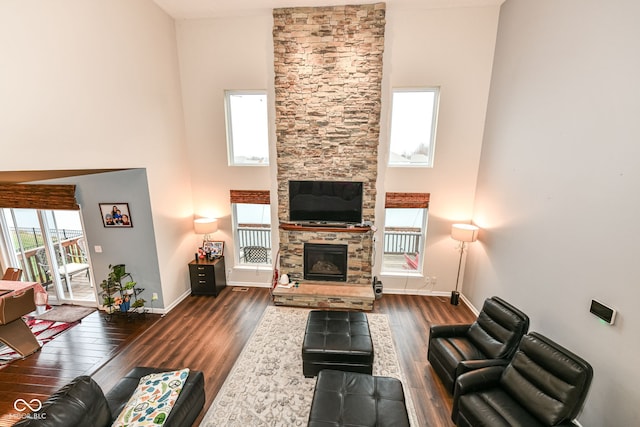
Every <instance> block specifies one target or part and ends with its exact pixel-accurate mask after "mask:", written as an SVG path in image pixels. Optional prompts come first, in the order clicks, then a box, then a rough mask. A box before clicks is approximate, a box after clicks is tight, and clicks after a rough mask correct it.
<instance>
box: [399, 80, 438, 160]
mask: <svg viewBox="0 0 640 427" xmlns="http://www.w3.org/2000/svg"><path fill="white" fill-rule="evenodd" d="M438 92H439V91H438V89H437V88H420V89H393V95H392V106H391V136H390V141H389V145H390V153H389V166H422V167H432V166H433V153H434V146H435V133H436V118H437V110H438Z"/></svg>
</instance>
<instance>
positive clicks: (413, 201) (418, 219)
mask: <svg viewBox="0 0 640 427" xmlns="http://www.w3.org/2000/svg"><path fill="white" fill-rule="evenodd" d="M430 197H431V195H430V194H429V193H387V194H386V195H385V218H384V248H383V254H382V273H392V274H393V273H396V274H421V272H422V264H423V260H424V253H423V249H424V245H425V241H426V234H427V214H428V209H429V199H430Z"/></svg>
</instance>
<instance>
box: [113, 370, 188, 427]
mask: <svg viewBox="0 0 640 427" xmlns="http://www.w3.org/2000/svg"><path fill="white" fill-rule="evenodd" d="M188 376H189V369H181V370H179V371H170V372H159V373H157V374H149V375H146V376H144V377H142V378H140V382H139V383H138V387H137V388H136V390H135V391H134V392H133V394H132V395H131V398H130V399H129V401H128V402H127V404H126V405H125V407H124V409H123V410H122V412H120V415H118V418H117V419H116V420H115V422H114V423H113V427H133V426H136V427H143V426H161V425H162V424H164V422H165V420H166V419H167V417H168V416H169V412H170V411H171V408H173V405H174V404H175V403H176V400H178V395H179V394H180V391H181V390H182V387H183V386H184V382H185V381H186V380H187V377H188Z"/></svg>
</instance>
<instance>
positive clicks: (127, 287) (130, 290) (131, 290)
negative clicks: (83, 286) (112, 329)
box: [100, 264, 146, 314]
mask: <svg viewBox="0 0 640 427" xmlns="http://www.w3.org/2000/svg"><path fill="white" fill-rule="evenodd" d="M109 270H110V271H109V274H108V275H107V278H106V279H104V280H103V281H102V282H101V283H100V288H102V300H103V304H102V305H103V306H104V307H105V308H106V311H107V312H108V313H109V314H113V313H115V312H117V311H121V312H124V313H127V312H129V311H130V310H131V311H136V312H138V313H144V310H140V309H142V308H143V307H144V304H145V302H146V301H145V300H144V299H143V298H140V297H139V295H140V294H141V293H142V292H143V291H144V289H141V288H138V287H137V282H136V281H134V280H133V279H132V277H131V274H130V273H127V271H126V266H125V265H124V264H117V265H109ZM126 279H128V280H126Z"/></svg>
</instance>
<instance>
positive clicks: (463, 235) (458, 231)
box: [451, 224, 479, 242]
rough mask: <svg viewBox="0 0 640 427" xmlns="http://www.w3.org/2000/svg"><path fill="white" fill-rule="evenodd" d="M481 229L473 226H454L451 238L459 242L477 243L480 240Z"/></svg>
mask: <svg viewBox="0 0 640 427" xmlns="http://www.w3.org/2000/svg"><path fill="white" fill-rule="evenodd" d="M478 230H479V228H478V227H476V226H475V225H471V224H453V225H452V226H451V238H452V239H454V240H457V241H459V242H475V241H476V240H478Z"/></svg>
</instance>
